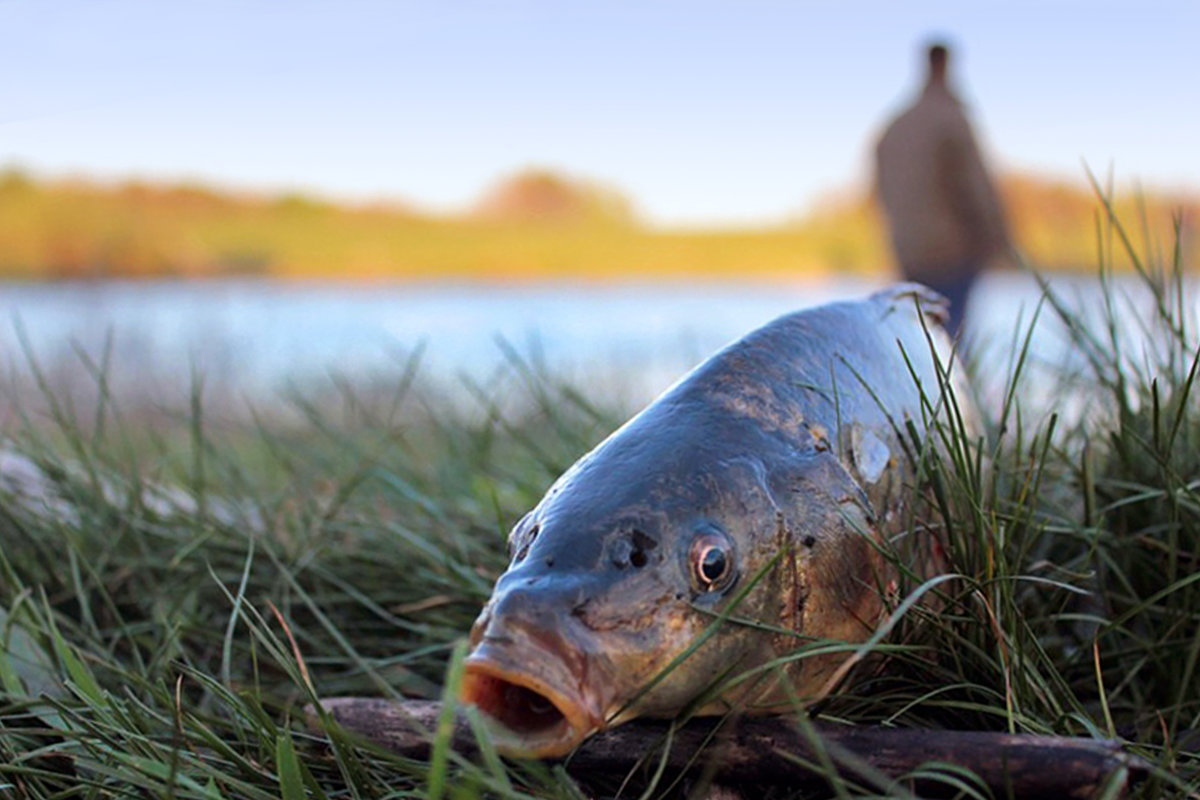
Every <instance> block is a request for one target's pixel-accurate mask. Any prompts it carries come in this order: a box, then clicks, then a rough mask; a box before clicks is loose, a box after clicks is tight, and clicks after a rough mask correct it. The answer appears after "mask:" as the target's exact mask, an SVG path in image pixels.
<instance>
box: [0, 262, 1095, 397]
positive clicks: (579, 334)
mask: <svg viewBox="0 0 1200 800" xmlns="http://www.w3.org/2000/svg"><path fill="white" fill-rule="evenodd" d="M1063 280H1064V281H1066V282H1067V285H1068V289H1069V292H1070V294H1072V295H1076V294H1078V295H1079V296H1080V297H1081V298H1082V300H1081V302H1082V303H1083V304H1084V305H1085V306H1086V305H1087V304H1088V302H1090V301H1089V298H1095V297H1096V296H1097V292H1096V289H1097V287H1096V286H1095V285H1094V283H1093V282H1092V281H1090V280H1088V279H1082V278H1072V279H1063ZM882 285H883V284H882V283H870V282H865V281H858V280H853V281H851V280H847V281H825V282H819V283H815V282H814V283H797V284H795V285H794V286H779V285H775V286H753V285H751V286H738V285H732V286H731V285H727V284H722V285H705V284H700V285H675V284H671V285H618V286H591V285H585V286H569V285H554V286H520V287H485V286H475V285H447V286H414V285H410V284H395V285H369V286H363V285H339V284H325V283H322V284H298V283H283V282H273V281H240V280H230V281H217V282H203V283H183V282H169V281H162V282H110V283H87V284H15V283H7V284H5V283H0V362H2V363H3V364H4V366H5V368H6V370H7V371H8V373H9V374H10V375H11V374H17V375H20V374H22V373H23V372H26V371H27V366H26V358H25V355H24V353H25V352H32V353H33V355H34V356H35V357H36V359H37V361H38V362H39V363H40V364H43V365H49V367H50V368H51V371H52V372H55V374H57V375H59V376H60V377H61V376H63V375H64V374H67V375H69V373H70V371H71V370H72V369H74V370H78V371H81V372H82V371H83V369H84V367H83V365H82V363H81V361H80V356H79V354H80V353H84V354H86V355H87V357H89V358H91V359H94V360H99V359H100V357H101V355H102V354H103V353H104V352H105V342H106V340H107V341H109V342H110V351H111V352H110V357H111V359H110V363H111V368H110V370H111V372H112V374H113V377H114V383H115V384H116V385H117V386H118V387H120V390H121V392H123V393H137V392H139V391H147V392H150V391H159V390H163V389H164V388H166V389H170V388H172V387H175V388H178V387H181V386H182V387H185V386H187V385H188V384H189V383H190V381H191V378H192V375H193V374H201V375H203V376H204V378H205V382H206V385H210V386H212V385H216V386H223V387H226V388H228V389H232V390H233V391H235V392H236V393H237V394H238V395H240V396H242V397H245V398H247V399H249V400H252V401H256V402H261V401H264V400H267V399H269V398H271V397H272V396H274V395H277V393H278V392H279V391H280V390H281V389H282V388H285V387H288V386H293V385H298V386H304V385H309V384H312V383H313V382H318V383H319V382H320V381H327V380H328V376H329V375H330V374H337V375H339V376H342V377H346V378H350V379H365V378H370V377H372V376H383V375H388V374H396V373H397V372H398V371H399V370H400V369H401V367H402V366H403V364H404V362H405V359H406V358H407V356H408V354H410V353H412V352H413V350H414V349H417V348H423V349H422V359H421V363H422V369H423V371H424V373H425V374H426V375H427V376H432V377H434V378H436V379H457V378H458V377H459V376H464V375H465V376H468V377H470V378H471V379H473V380H476V381H480V382H486V381H487V379H488V376H489V375H492V374H494V373H495V371H496V370H497V369H498V368H500V367H501V366H502V365H503V364H504V361H505V356H504V350H503V348H502V346H501V344H500V342H501V341H504V342H507V343H508V344H509V345H511V347H512V348H514V349H515V350H516V351H517V352H518V353H521V354H522V355H524V356H525V357H529V358H536V359H540V360H541V361H543V362H544V363H545V364H546V365H547V366H549V367H550V368H551V369H553V370H555V371H556V372H559V373H563V374H566V375H570V376H575V377H577V378H580V379H582V380H585V381H587V380H591V381H593V382H594V383H595V384H596V388H597V391H603V388H604V386H606V385H609V384H611V382H612V381H613V380H614V376H620V382H621V383H622V384H623V385H622V386H621V387H620V388H621V389H622V390H624V391H626V393H632V395H633V397H634V399H645V398H648V397H651V396H653V395H654V394H656V393H657V392H658V391H660V390H661V389H662V388H664V387H665V386H666V385H668V384H669V383H670V382H671V381H672V380H674V379H675V378H676V377H678V376H679V375H680V374H681V373H682V372H684V371H686V370H687V369H688V368H690V367H691V366H693V365H694V364H696V363H697V362H698V361H700V360H701V359H702V358H703V357H704V356H706V355H707V354H709V353H711V352H712V351H714V350H716V349H717V348H719V347H720V346H722V345H723V344H725V343H727V342H729V341H731V340H733V339H735V338H737V337H739V336H741V335H742V334H744V333H746V332H748V331H750V330H752V329H754V328H756V327H758V326H759V325H762V324H763V323H765V322H768V321H769V320H771V319H773V318H774V317H776V316H778V315H780V314H783V313H786V312H788V311H793V310H796V309H800V308H804V307H808V306H812V305H817V304H820V303H824V302H828V301H830V300H836V299H844V298H851V297H859V296H862V295H865V294H867V293H869V292H870V291H872V290H874V289H877V288H879V287H880V286H882ZM1039 296H1040V292H1039V291H1038V289H1037V287H1036V285H1035V284H1034V282H1033V281H1032V280H1031V279H1030V278H1028V277H1027V276H1024V275H1019V274H1012V273H1010V274H998V275H993V276H989V277H988V278H987V279H985V280H984V281H983V282H982V283H981V284H980V285H979V287H978V289H977V291H976V293H975V295H974V297H973V300H972V308H971V318H970V320H969V324H970V325H971V326H972V336H973V338H974V339H975V340H976V341H977V342H979V343H980V344H981V345H982V346H983V347H984V348H988V349H991V350H993V351H994V353H995V355H994V356H993V357H994V358H997V359H999V358H1003V353H1004V352H1005V351H1006V348H1007V347H1008V344H1009V343H1010V342H1011V341H1012V340H1013V336H1014V331H1015V330H1016V326H1017V322H1018V320H1019V319H1025V320H1028V319H1029V318H1030V316H1031V314H1032V311H1033V309H1034V307H1035V306H1036V305H1037V301H1038V298H1039ZM1062 350H1063V347H1062V343H1061V341H1060V340H1059V339H1058V337H1056V336H1055V335H1054V331H1053V330H1052V329H1051V326H1048V325H1045V324H1043V325H1042V326H1041V329H1039V331H1038V333H1037V335H1036V337H1035V351H1037V352H1038V354H1039V355H1041V356H1042V357H1044V358H1047V359H1053V358H1056V357H1059V356H1061V355H1062Z"/></svg>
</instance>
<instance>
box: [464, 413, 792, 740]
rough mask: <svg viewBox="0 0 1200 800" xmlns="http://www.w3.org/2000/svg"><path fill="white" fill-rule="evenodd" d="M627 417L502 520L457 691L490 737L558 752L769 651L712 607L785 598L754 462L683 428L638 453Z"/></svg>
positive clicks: (681, 704)
mask: <svg viewBox="0 0 1200 800" xmlns="http://www.w3.org/2000/svg"><path fill="white" fill-rule="evenodd" d="M627 433H628V435H627V436H626V437H625V439H624V440H622V439H621V438H620V437H618V439H617V441H616V442H613V441H612V440H610V442H608V443H606V446H602V447H601V448H599V449H598V450H597V451H593V453H592V454H590V455H589V456H587V457H585V458H584V459H583V460H581V461H580V462H579V463H577V464H576V465H575V466H574V467H572V469H571V470H569V471H568V472H567V473H566V474H565V475H564V476H563V477H562V478H560V479H559V481H558V482H557V483H556V484H555V485H554V486H553V487H552V488H551V489H550V491H549V492H548V493H547V495H546V497H545V498H543V500H542V501H541V502H540V503H539V504H538V505H537V506H536V507H535V508H534V509H533V510H532V511H531V512H530V513H529V514H527V515H526V516H525V518H524V519H522V520H521V521H520V522H519V523H518V524H517V525H516V526H515V527H514V528H513V530H512V533H511V535H510V538H509V544H510V551H511V554H512V560H511V563H510V565H509V568H508V570H507V571H506V572H505V573H504V574H503V575H501V577H500V578H499V580H498V582H497V584H496V587H495V590H494V592H493V594H492V597H491V599H490V600H489V601H488V603H487V605H486V606H485V607H484V609H483V611H482V612H481V614H480V616H479V618H478V620H477V621H476V623H475V625H474V626H473V628H472V631H471V645H472V648H471V651H470V653H469V655H468V657H467V659H466V663H465V676H464V681H463V685H462V689H461V697H462V699H463V700H464V702H466V703H469V704H473V705H475V706H476V707H477V708H478V709H479V710H480V711H481V712H482V715H483V718H484V720H485V722H486V724H487V725H488V727H489V728H490V732H491V734H492V736H493V740H494V741H495V743H496V745H497V747H498V749H499V750H500V751H501V752H504V753H507V754H510V755H518V756H525V757H537V758H542V757H555V756H561V755H564V754H566V753H568V752H570V750H572V749H573V748H574V747H575V746H576V745H578V744H579V743H580V742H581V741H583V740H584V739H585V738H587V737H588V736H590V735H591V734H592V733H594V732H596V731H599V730H602V729H604V728H607V727H610V726H612V725H614V724H617V723H620V722H623V721H626V720H628V719H632V718H634V717H639V716H670V715H674V714H677V713H678V712H679V711H681V710H682V709H684V708H686V707H688V704H689V703H693V702H696V698H697V697H703V696H704V695H705V693H706V692H708V691H710V690H711V689H712V688H713V686H714V685H715V684H716V683H719V682H720V680H721V679H722V678H723V677H724V676H727V675H728V674H729V672H730V671H731V670H732V669H738V668H749V667H752V666H755V665H757V664H761V663H764V662H766V661H768V660H769V659H770V658H771V657H772V656H773V654H774V651H773V650H772V646H771V639H772V637H771V636H769V635H764V634H763V631H762V630H761V629H756V628H755V627H754V626H744V625H737V624H729V623H728V622H727V621H725V620H723V618H722V615H727V614H730V613H733V614H736V616H738V617H743V616H744V617H748V618H752V619H768V620H769V619H776V620H778V619H779V618H780V616H781V615H782V614H784V613H785V609H783V608H782V605H783V604H784V603H785V602H786V599H785V598H786V592H785V591H782V590H781V587H780V586H779V583H778V581H779V576H778V573H779V572H780V571H779V570H775V569H773V566H774V565H775V563H776V562H777V561H778V560H779V559H778V554H779V552H780V546H781V541H780V536H782V535H783V531H782V530H781V526H782V513H781V512H780V510H779V508H778V507H777V505H776V504H775V502H774V499H773V497H772V496H771V492H770V490H769V488H768V486H767V478H766V475H765V468H764V467H763V466H762V464H761V463H760V462H759V461H758V460H756V459H755V458H754V457H752V456H744V457H738V456H734V455H731V454H730V453H729V452H727V451H726V450H723V449H721V448H716V449H713V448H711V447H710V446H709V444H710V443H708V442H701V443H697V442H696V441H693V440H688V441H683V442H680V441H676V442H675V444H676V445H678V446H675V447H669V446H665V445H663V444H662V443H661V442H657V443H656V445H657V446H655V447H654V448H653V450H652V452H649V453H648V452H646V450H645V447H644V444H645V443H644V442H643V441H642V440H641V439H639V438H638V437H637V431H636V430H634V431H632V432H627ZM656 438H657V439H659V440H661V439H662V438H663V437H661V436H658V437H656ZM733 605H736V608H733V607H732V606H733ZM712 700H713V702H718V700H717V699H716V698H715V697H714V698H712ZM726 700H728V697H723V698H722V699H721V700H720V701H719V702H725V701H726ZM700 702H704V701H703V700H701V701H700Z"/></svg>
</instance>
